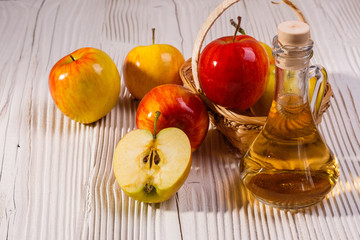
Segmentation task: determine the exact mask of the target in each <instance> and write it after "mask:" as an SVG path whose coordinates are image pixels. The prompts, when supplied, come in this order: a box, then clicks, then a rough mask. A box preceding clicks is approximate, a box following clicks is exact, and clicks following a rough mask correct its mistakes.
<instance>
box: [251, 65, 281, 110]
mask: <svg viewBox="0 0 360 240" xmlns="http://www.w3.org/2000/svg"><path fill="white" fill-rule="evenodd" d="M269 70H270V74H269V81H268V84H267V86H266V89H265V92H264V93H263V95H262V96H261V97H260V99H259V100H258V101H257V102H256V103H255V104H254V105H253V106H252V107H251V108H250V110H251V112H252V113H253V114H254V115H255V116H267V115H268V113H269V110H270V107H271V104H272V101H273V100H274V95H275V82H276V81H275V65H274V64H272V65H270V69H269Z"/></svg>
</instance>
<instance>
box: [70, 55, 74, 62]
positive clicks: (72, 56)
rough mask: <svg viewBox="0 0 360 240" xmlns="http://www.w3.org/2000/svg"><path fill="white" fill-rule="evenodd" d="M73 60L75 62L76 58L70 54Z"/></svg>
mask: <svg viewBox="0 0 360 240" xmlns="http://www.w3.org/2000/svg"><path fill="white" fill-rule="evenodd" d="M70 57H71V59H72V60H73V61H74V62H75V58H74V57H73V56H72V55H71V54H70Z"/></svg>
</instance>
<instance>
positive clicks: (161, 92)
mask: <svg viewBox="0 0 360 240" xmlns="http://www.w3.org/2000/svg"><path fill="white" fill-rule="evenodd" d="M156 111H160V112H161V114H162V117H161V118H160V119H159V121H158V124H157V126H158V127H157V129H158V130H161V129H164V128H168V127H177V128H180V129H181V130H183V131H184V132H185V133H186V135H187V136H188V137H189V140H190V143H191V148H192V150H193V151H195V150H196V149H197V148H198V147H199V146H200V144H201V143H202V142H203V140H204V138H205V136H206V134H207V131H208V127H209V115H208V112H207V109H206V106H205V105H204V103H203V102H202V101H201V99H200V98H199V97H198V96H197V95H196V94H194V93H193V92H191V91H190V90H189V89H187V88H185V87H183V86H180V85H175V84H165V85H161V86H158V87H155V88H153V89H151V90H150V91H149V92H148V93H147V94H146V95H145V96H144V97H143V99H142V100H141V101H140V103H139V106H138V108H137V112H136V126H137V128H141V129H148V130H150V131H152V130H153V125H154V114H155V112H156Z"/></svg>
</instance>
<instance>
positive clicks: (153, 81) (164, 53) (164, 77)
mask: <svg viewBox="0 0 360 240" xmlns="http://www.w3.org/2000/svg"><path fill="white" fill-rule="evenodd" d="M184 61H185V60H184V57H183V55H182V54H181V52H180V51H179V50H178V49H176V48H175V47H173V46H171V45H168V44H152V45H148V46H137V47H135V48H133V49H132V50H131V51H130V52H129V53H128V54H127V56H126V58H125V61H124V64H123V77H124V82H125V85H126V87H127V89H128V90H129V92H130V93H131V95H132V96H134V97H135V98H136V99H139V100H141V99H142V98H143V97H144V95H145V94H146V93H147V92H148V91H150V90H151V89H152V88H154V87H157V86H159V85H162V84H178V85H182V84H183V83H182V81H181V78H180V75H179V69H180V67H181V65H182V64H183V63H184Z"/></svg>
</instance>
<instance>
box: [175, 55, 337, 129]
mask: <svg viewBox="0 0 360 240" xmlns="http://www.w3.org/2000/svg"><path fill="white" fill-rule="evenodd" d="M191 61H192V59H191V58H189V59H187V60H186V61H185V62H184V63H183V64H182V65H181V67H180V69H179V74H180V78H181V80H182V81H183V84H184V86H186V87H187V88H189V89H190V90H191V91H192V92H194V93H196V94H197V95H198V96H199V97H200V98H201V100H202V101H203V102H204V104H205V105H206V106H207V108H208V111H210V113H211V114H212V115H214V116H217V117H220V118H221V117H223V118H225V120H224V121H229V122H234V123H233V124H236V125H254V126H262V125H264V124H265V122H266V119H267V116H254V115H251V112H250V111H247V112H245V114H248V115H244V114H239V113H235V112H233V111H231V110H228V109H225V108H224V107H221V106H219V105H217V104H215V103H213V102H212V101H211V100H210V99H208V98H207V97H206V95H205V93H204V91H203V90H202V89H201V88H200V89H199V88H197V86H196V84H195V82H194V78H193V75H192V73H193V72H192V66H191ZM332 96H333V91H332V88H331V84H330V83H329V82H327V83H326V87H325V89H324V96H323V99H322V102H321V105H320V108H319V114H318V116H314V118H315V120H316V123H317V124H319V123H320V122H321V119H322V115H323V114H324V112H325V111H326V110H327V109H328V108H329V106H330V99H331V97H332Z"/></svg>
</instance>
